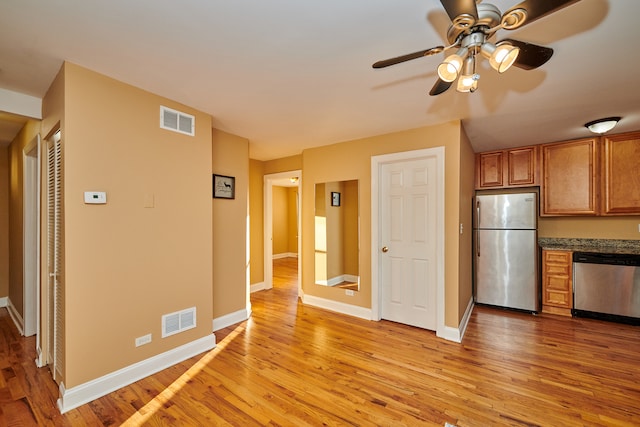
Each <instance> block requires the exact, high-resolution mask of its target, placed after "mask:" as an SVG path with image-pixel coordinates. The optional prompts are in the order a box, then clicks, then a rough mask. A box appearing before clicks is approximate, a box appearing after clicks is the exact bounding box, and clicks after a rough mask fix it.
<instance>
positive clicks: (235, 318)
mask: <svg viewBox="0 0 640 427" xmlns="http://www.w3.org/2000/svg"><path fill="white" fill-rule="evenodd" d="M249 316H251V307H247V308H245V309H242V310H238V311H236V312H234V313H229V314H225V315H224V316H221V317H216V318H215V319H213V331H214V332H215V331H219V330H220V329H224V328H226V327H227V326H231V325H235V324H236V323H240V322H244V321H245V320H247V319H248V318H249Z"/></svg>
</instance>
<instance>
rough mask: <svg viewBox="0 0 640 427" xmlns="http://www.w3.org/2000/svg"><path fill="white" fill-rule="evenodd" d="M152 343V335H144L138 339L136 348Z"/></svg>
mask: <svg viewBox="0 0 640 427" xmlns="http://www.w3.org/2000/svg"><path fill="white" fill-rule="evenodd" d="M150 342H151V334H147V335H144V336H142V337H138V338H136V347H140V346H141V345H145V344H149V343H150Z"/></svg>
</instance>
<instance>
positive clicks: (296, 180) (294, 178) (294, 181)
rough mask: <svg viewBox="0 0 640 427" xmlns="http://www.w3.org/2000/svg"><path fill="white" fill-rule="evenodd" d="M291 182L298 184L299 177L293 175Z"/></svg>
mask: <svg viewBox="0 0 640 427" xmlns="http://www.w3.org/2000/svg"><path fill="white" fill-rule="evenodd" d="M289 182H291V183H292V184H297V183H298V177H297V176H292V177H291V178H289Z"/></svg>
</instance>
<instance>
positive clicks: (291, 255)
mask: <svg viewBox="0 0 640 427" xmlns="http://www.w3.org/2000/svg"><path fill="white" fill-rule="evenodd" d="M283 258H298V254H297V253H295V252H285V253H282V254H273V259H283Z"/></svg>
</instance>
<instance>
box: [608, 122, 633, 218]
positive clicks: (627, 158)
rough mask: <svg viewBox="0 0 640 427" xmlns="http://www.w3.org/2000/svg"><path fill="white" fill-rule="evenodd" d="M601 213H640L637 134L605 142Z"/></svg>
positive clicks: (629, 134)
mask: <svg viewBox="0 0 640 427" xmlns="http://www.w3.org/2000/svg"><path fill="white" fill-rule="evenodd" d="M603 148H604V149H603V151H604V153H603V168H602V169H603V170H602V174H603V209H602V210H603V214H605V215H629V214H636V215H639V214H640V132H635V133H627V134H620V135H615V136H611V137H606V138H605V139H604V147H603Z"/></svg>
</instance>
